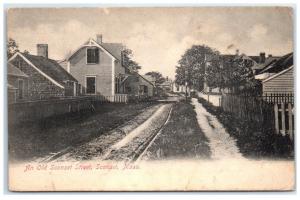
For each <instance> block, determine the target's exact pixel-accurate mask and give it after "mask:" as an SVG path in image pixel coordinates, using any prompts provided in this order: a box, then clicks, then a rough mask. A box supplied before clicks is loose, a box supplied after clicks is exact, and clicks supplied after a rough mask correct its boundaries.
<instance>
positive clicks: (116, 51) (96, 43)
mask: <svg viewBox="0 0 300 200" xmlns="http://www.w3.org/2000/svg"><path fill="white" fill-rule="evenodd" d="M124 49H125V47H124V46H123V45H122V44H121V43H104V42H103V41H102V35H97V39H96V40H94V39H91V38H90V39H88V40H87V41H86V42H85V43H84V44H82V45H81V46H80V47H78V48H77V49H76V50H75V51H74V52H73V53H71V55H70V56H68V57H67V58H66V59H65V61H62V62H60V64H61V65H62V66H63V67H65V69H66V70H67V71H68V72H69V73H70V74H72V75H73V76H74V77H75V78H76V79H77V80H78V81H79V83H80V86H81V87H80V92H81V93H82V94H84V95H98V96H103V97H105V98H107V99H108V100H110V101H114V99H115V98H114V97H115V96H121V95H123V94H134V95H141V94H148V95H149V96H151V95H152V94H153V92H152V91H153V88H152V87H153V85H152V84H151V82H150V83H149V81H147V80H145V79H144V78H143V77H142V76H141V75H139V74H137V73H135V72H131V71H130V70H129V69H128V68H127V67H125V66H124V65H123V50H124ZM149 84H150V85H149Z"/></svg>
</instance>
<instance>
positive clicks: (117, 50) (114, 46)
mask: <svg viewBox="0 0 300 200" xmlns="http://www.w3.org/2000/svg"><path fill="white" fill-rule="evenodd" d="M89 46H96V47H98V48H100V49H102V50H103V51H104V52H106V53H107V54H108V55H109V56H111V57H112V58H114V59H116V60H121V59H122V55H121V51H122V50H123V49H124V46H123V45H122V44H121V43H98V42H97V41H95V40H93V39H91V38H90V39H89V40H88V41H86V42H85V43H84V44H83V45H81V46H80V47H79V48H77V49H76V50H75V51H74V52H72V53H71V54H70V55H69V56H68V57H66V59H64V60H69V59H70V58H71V57H72V56H73V55H74V54H76V53H77V52H78V51H79V50H80V49H82V48H84V47H89ZM64 60H63V61H64ZM63 61H61V62H63Z"/></svg>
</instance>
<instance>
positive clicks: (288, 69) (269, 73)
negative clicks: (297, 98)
mask: <svg viewBox="0 0 300 200" xmlns="http://www.w3.org/2000/svg"><path fill="white" fill-rule="evenodd" d="M256 79H259V80H261V81H262V86H263V94H264V95H269V94H294V65H293V53H289V54H286V55H284V56H282V57H280V58H279V59H277V60H276V61H275V62H272V63H270V64H267V65H265V66H264V68H263V69H261V71H260V73H259V74H258V75H256Z"/></svg>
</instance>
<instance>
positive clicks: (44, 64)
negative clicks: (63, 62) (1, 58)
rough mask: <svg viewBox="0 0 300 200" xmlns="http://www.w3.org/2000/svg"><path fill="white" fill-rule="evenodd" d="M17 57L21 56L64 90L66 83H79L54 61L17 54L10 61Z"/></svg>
mask: <svg viewBox="0 0 300 200" xmlns="http://www.w3.org/2000/svg"><path fill="white" fill-rule="evenodd" d="M16 56H20V57H21V58H22V59H24V60H25V61H26V62H27V63H28V64H29V65H31V66H32V67H33V68H35V69H36V70H37V71H38V72H39V73H41V74H42V75H43V76H44V77H46V78H47V79H49V80H50V81H51V82H53V83H54V84H56V85H57V86H59V87H61V88H64V84H65V82H66V81H74V82H77V80H76V79H75V78H74V77H73V76H72V75H71V74H69V73H68V72H67V71H66V70H65V69H63V68H62V67H61V66H60V65H59V64H58V63H57V62H56V61H54V60H51V59H48V58H45V57H42V56H35V55H31V54H24V53H20V52H17V53H16V54H15V55H14V56H12V57H11V58H10V59H9V61H11V60H13V59H15V58H16Z"/></svg>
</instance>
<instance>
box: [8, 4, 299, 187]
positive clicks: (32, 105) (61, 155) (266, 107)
mask: <svg viewBox="0 0 300 200" xmlns="http://www.w3.org/2000/svg"><path fill="white" fill-rule="evenodd" d="M294 11H295V9H294V8H293V7H292V6H290V7H289V6H264V7H262V6H226V7H224V6H210V7H205V6H194V7H192V6H190V7H174V6H173V7H171V6H170V7H122V6H119V7H20V6H19V7H9V8H7V9H6V10H5V11H4V12H5V23H6V25H5V26H6V29H4V30H5V36H4V38H5V39H6V40H4V41H5V42H6V45H5V47H6V52H5V54H6V61H5V65H6V70H5V72H6V73H5V74H4V76H5V79H6V85H5V90H6V91H7V92H6V94H7V95H6V97H5V98H6V101H5V102H7V104H6V105H5V107H7V138H8V144H7V147H8V150H7V153H8V155H7V156H8V182H9V183H8V185H9V186H8V188H9V190H10V191H13V192H23V191H293V190H295V181H296V177H295V174H296V173H295V151H294V150H295V144H294V143H295V141H294V138H295V121H294V120H295V102H294V99H295V97H294V95H295V83H294V80H295V73H294V71H295V70H294V59H295V58H294V36H295V35H294V16H295V13H294Z"/></svg>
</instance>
